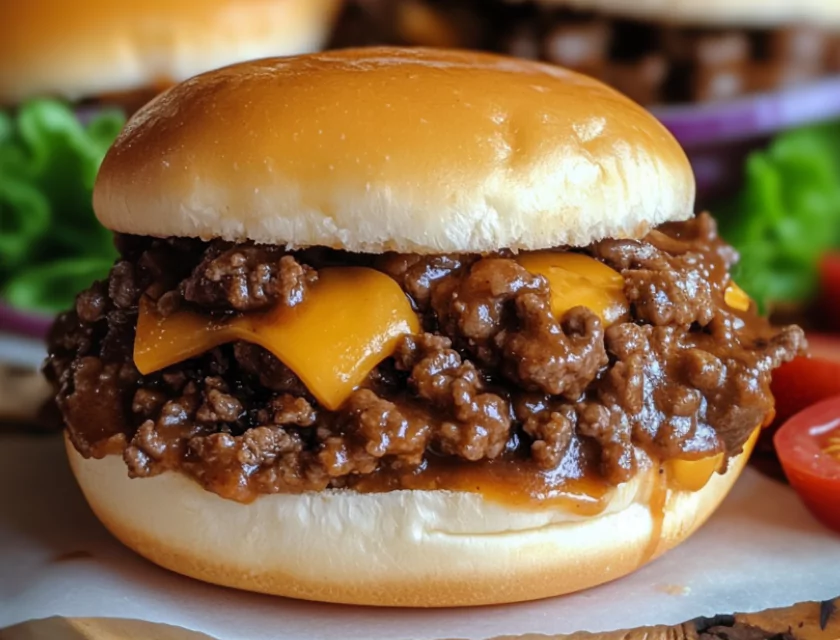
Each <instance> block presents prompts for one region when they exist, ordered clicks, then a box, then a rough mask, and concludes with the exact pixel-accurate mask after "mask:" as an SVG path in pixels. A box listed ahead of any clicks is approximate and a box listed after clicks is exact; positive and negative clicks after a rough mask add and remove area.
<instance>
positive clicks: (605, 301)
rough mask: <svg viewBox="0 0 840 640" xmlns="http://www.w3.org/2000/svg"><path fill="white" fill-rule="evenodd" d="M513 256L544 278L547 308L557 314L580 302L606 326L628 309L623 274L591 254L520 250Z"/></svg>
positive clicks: (558, 316)
mask: <svg viewBox="0 0 840 640" xmlns="http://www.w3.org/2000/svg"><path fill="white" fill-rule="evenodd" d="M516 260H517V261H518V262H519V264H521V265H522V266H523V267H525V268H526V269H527V270H528V271H530V272H531V273H534V274H537V275H541V276H543V277H544V278H545V279H546V280H548V285H549V287H550V288H551V310H552V312H553V313H554V315H555V316H556V317H557V318H560V317H562V316H563V314H564V313H566V312H567V311H568V310H569V309H572V308H573V307H578V306H583V307H587V308H588V309H590V310H591V311H592V312H593V313H595V314H597V315H598V316H599V317H600V318H601V320H602V321H603V323H604V324H605V325H606V326H609V325H611V324H613V323H615V322H617V321H618V320H620V319H622V318H624V317H626V316H627V314H628V313H629V305H628V303H627V298H626V297H625V295H624V278H623V277H622V276H621V274H620V273H619V272H618V271H616V270H615V269H611V268H610V267H608V266H607V265H605V264H604V263H603V262H599V261H598V260H596V259H595V258H590V257H589V256H585V255H582V254H580V253H558V252H555V251H536V252H533V253H523V254H521V255H519V256H518V257H517V258H516Z"/></svg>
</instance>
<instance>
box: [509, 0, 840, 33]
mask: <svg viewBox="0 0 840 640" xmlns="http://www.w3.org/2000/svg"><path fill="white" fill-rule="evenodd" d="M509 1H512V2H520V1H521V0H509ZM539 2H540V4H544V5H552V6H565V7H572V8H575V9H580V10H583V11H600V12H604V13H607V14H609V15H614V16H617V17H624V18H641V19H646V20H655V21H660V22H663V21H664V22H672V23H675V24H692V25H698V26H703V25H705V26H719V27H723V26H733V27H735V26H744V27H774V26H784V25H788V24H812V25H817V26H821V27H828V28H840V3H838V2H836V0H633V1H632V2H630V1H628V0H539Z"/></svg>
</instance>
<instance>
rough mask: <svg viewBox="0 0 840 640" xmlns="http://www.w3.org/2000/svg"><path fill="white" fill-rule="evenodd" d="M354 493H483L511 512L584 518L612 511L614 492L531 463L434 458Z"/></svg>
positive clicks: (593, 479)
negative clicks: (562, 512)
mask: <svg viewBox="0 0 840 640" xmlns="http://www.w3.org/2000/svg"><path fill="white" fill-rule="evenodd" d="M353 488H354V489H355V490H357V491H360V492H362V493H380V492H384V491H393V490H395V489H409V490H421V491H432V490H436V489H437V490H446V491H463V492H467V493H478V494H481V496H482V497H483V498H484V499H486V500H488V501H489V502H495V503H498V504H502V505H505V506H509V507H528V508H534V507H539V508H546V509H549V508H559V509H563V510H565V511H568V512H570V513H574V514H576V515H580V516H587V517H591V516H597V515H599V514H601V513H602V512H603V511H604V509H606V508H607V506H608V505H609V502H610V499H611V498H612V496H613V494H614V490H613V487H611V486H610V485H608V484H607V483H606V482H604V481H603V480H601V479H600V478H598V477H597V476H595V475H594V474H581V475H578V474H574V475H572V476H570V474H569V473H568V470H564V469H563V467H562V466H561V467H559V468H558V469H556V470H551V471H543V470H541V469H539V468H538V467H537V466H536V465H535V464H534V463H533V462H532V461H530V460H527V459H522V460H513V459H510V458H507V459H499V460H485V461H481V462H471V463H466V464H465V463H464V462H460V463H459V462H457V461H456V462H452V461H449V460H447V459H445V458H434V459H432V460H429V461H427V462H426V464H425V465H424V466H423V468H421V469H420V470H419V471H415V472H413V473H405V474H400V473H399V472H396V471H393V470H390V471H379V472H377V473H375V474H372V475H370V476H365V477H363V478H360V479H359V480H358V481H357V482H356V483H354V484H353Z"/></svg>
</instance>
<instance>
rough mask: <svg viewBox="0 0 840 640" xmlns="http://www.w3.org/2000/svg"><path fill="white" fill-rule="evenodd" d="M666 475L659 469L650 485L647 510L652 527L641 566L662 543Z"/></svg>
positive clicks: (649, 559)
mask: <svg viewBox="0 0 840 640" xmlns="http://www.w3.org/2000/svg"><path fill="white" fill-rule="evenodd" d="M668 490H669V482H668V474H667V473H666V472H665V468H664V467H660V468H659V470H658V473H656V475H655V477H654V479H653V482H652V483H651V493H650V497H649V498H648V508H649V509H650V517H651V520H652V521H653V526H652V528H651V531H650V540H649V541H648V544H647V546H646V547H645V550H644V552H643V553H642V564H646V563H648V562H650V561H651V560H652V559H653V558H654V557H655V555H656V550H657V549H658V548H659V543H660V542H661V541H662V531H663V528H664V525H665V505H666V504H667V502H668Z"/></svg>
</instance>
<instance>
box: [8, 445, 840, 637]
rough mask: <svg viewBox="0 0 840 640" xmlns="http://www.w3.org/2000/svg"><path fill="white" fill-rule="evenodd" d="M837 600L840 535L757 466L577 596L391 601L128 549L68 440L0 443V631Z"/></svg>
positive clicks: (318, 632)
mask: <svg viewBox="0 0 840 640" xmlns="http://www.w3.org/2000/svg"><path fill="white" fill-rule="evenodd" d="M138 482H141V481H140V480H138ZM231 544H236V541H235V540H231ZM838 595H840V536H838V535H836V534H833V533H831V532H829V531H828V530H826V529H824V528H822V527H821V526H820V525H819V524H817V523H816V522H815V521H814V520H813V519H812V518H811V516H810V515H808V513H807V512H806V511H805V510H804V509H803V508H802V507H801V506H800V504H799V502H798V500H797V498H796V497H795V495H794V494H793V493H792V492H791V491H790V490H789V489H788V488H786V487H784V486H782V485H779V484H776V483H775V482H773V481H771V480H768V479H766V478H764V477H762V476H760V475H759V474H758V473H757V472H755V471H752V470H748V471H747V472H745V474H744V476H743V477H742V479H741V480H740V481H739V483H738V485H737V486H736V487H735V489H734V491H733V493H732V494H731V495H730V497H729V498H728V499H727V501H726V502H725V504H724V505H723V507H722V508H721V509H720V510H719V511H718V512H717V513H716V514H715V515H714V516H713V518H712V520H711V521H710V522H709V523H708V524H707V525H706V526H705V527H704V528H703V529H701V530H700V531H699V532H698V533H697V534H696V535H695V536H694V537H693V538H691V539H690V540H689V541H688V542H686V543H685V544H684V545H682V546H681V547H679V548H678V549H676V550H674V551H672V552H671V553H670V554H667V555H666V556H665V557H663V558H661V559H660V560H658V561H656V562H654V563H653V564H651V565H649V566H647V567H645V568H644V569H642V570H640V571H638V572H636V573H635V574H633V575H631V576H629V577H627V578H625V579H622V580H619V581H616V582H614V583H612V584H608V585H604V586H602V587H598V588H596V589H591V590H589V591H586V592H583V593H579V594H575V595H572V596H567V597H563V598H556V599H553V600H546V601H541V602H533V603H526V604H519V605H510V606H500V607H484V608H475V609H450V610H393V609H392V610H386V609H371V608H361V607H346V606H336V605H322V604H314V603H306V602H297V601H292V600H285V599H280V598H272V597H267V596H259V595H253V594H247V593H239V592H236V591H232V590H228V589H223V588H219V587H214V586H211V585H205V584H202V583H199V582H196V581H193V580H190V579H188V578H183V577H180V576H177V575H174V574H171V573H169V572H167V571H164V570H162V569H159V568H157V567H155V566H154V565H152V564H150V563H148V562H146V561H144V560H142V559H140V558H138V557H136V556H135V555H134V554H132V553H131V552H130V551H127V550H125V549H123V548H122V547H121V546H120V545H119V543H117V542H116V541H115V540H113V539H112V538H111V537H110V536H109V534H108V533H107V532H106V531H105V529H104V528H103V527H102V526H101V525H99V524H98V522H97V521H96V519H95V518H94V516H93V515H92V514H91V513H90V511H89V510H88V508H87V506H86V505H85V502H84V499H83V498H82V496H81V493H80V492H79V490H78V488H77V487H76V485H75V483H74V481H73V478H72V476H71V475H70V472H69V470H68V469H67V464H66V462H65V459H64V454H63V450H62V443H61V441H60V440H59V439H58V438H49V439H44V438H22V437H4V438H0V628H2V627H4V626H7V625H11V624H14V623H17V622H21V621H24V620H30V619H35V618H44V617H47V616H51V615H63V616H76V617H85V616H104V617H120V618H135V619H142V620H148V621H152V622H165V623H169V624H173V625H178V626H181V627H185V628H187V629H193V630H196V631H201V632H204V633H207V634H209V635H211V636H214V637H216V638H220V639H221V640H238V639H243V640H244V639H248V640H262V639H266V640H267V639H269V638H271V639H277V640H285V639H291V638H295V639H298V638H344V639H347V640H352V639H358V640H378V639H380V638H381V639H383V640H384V639H388V640H398V639H401V638H415V639H418V640H425V639H439V638H469V639H475V640H479V639H482V640H483V639H485V638H489V637H493V636H499V635H507V634H509V635H518V634H525V633H545V634H559V633H572V632H575V631H593V632H600V631H610V630H614V629H625V628H632V627H637V626H642V625H654V624H676V623H679V622H682V621H685V620H688V619H691V618H694V617H696V616H701V615H704V616H708V615H713V614H715V613H722V612H732V611H747V612H748V611H759V610H763V609H767V608H771V607H783V606H788V605H791V604H793V603H795V602H800V601H806V600H825V599H829V598H833V597H836V596H838Z"/></svg>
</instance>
